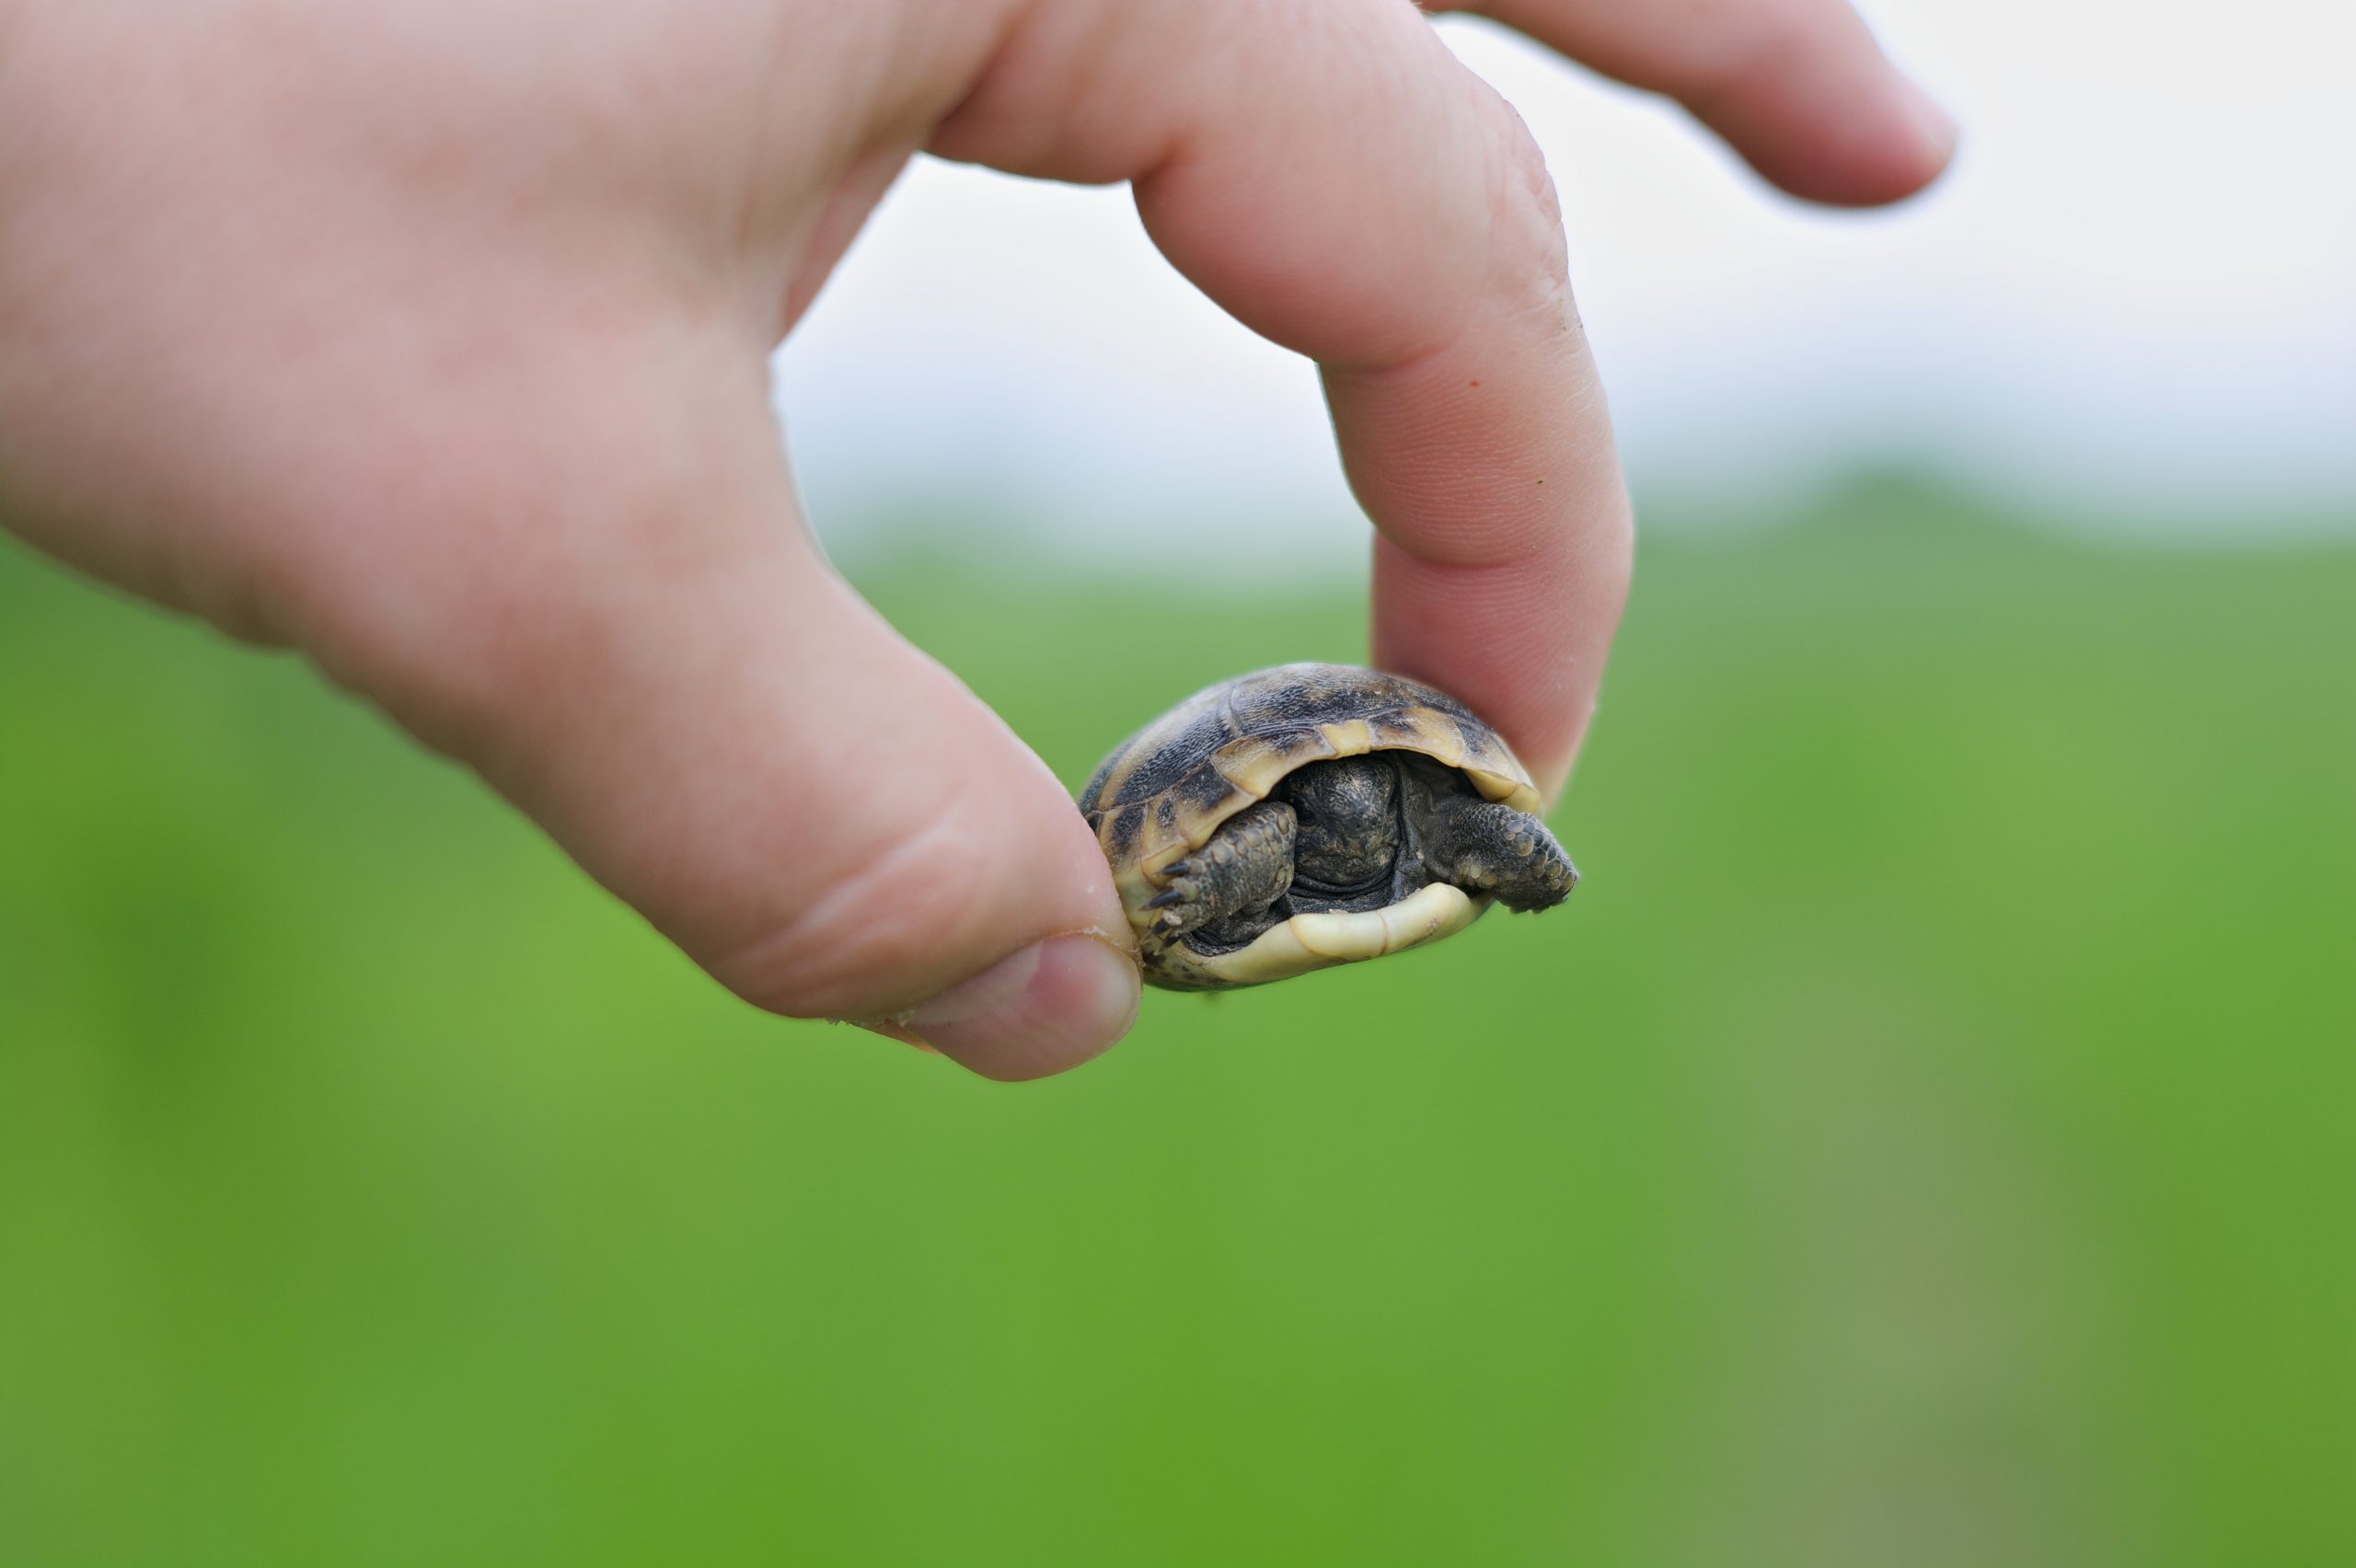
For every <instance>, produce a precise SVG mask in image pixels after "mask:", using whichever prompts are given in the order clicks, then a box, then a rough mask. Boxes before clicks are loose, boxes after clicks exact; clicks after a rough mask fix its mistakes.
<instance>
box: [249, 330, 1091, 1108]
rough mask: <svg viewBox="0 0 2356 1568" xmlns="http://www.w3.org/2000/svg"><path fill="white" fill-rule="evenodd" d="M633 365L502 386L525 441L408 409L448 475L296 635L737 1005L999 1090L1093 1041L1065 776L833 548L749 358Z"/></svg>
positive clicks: (1077, 840)
mask: <svg viewBox="0 0 2356 1568" xmlns="http://www.w3.org/2000/svg"><path fill="white" fill-rule="evenodd" d="M644 357H645V358H646V359H648V360H651V361H653V363H636V364H629V365H621V366H615V365H607V366H605V367H602V370H601V372H599V373H596V374H585V375H584V374H577V373H576V374H572V375H565V376H563V377H562V378H561V380H562V381H563V383H564V384H565V386H567V387H569V388H571V389H572V390H570V391H569V392H565V393H561V394H560V393H559V392H558V391H557V390H556V389H554V388H549V387H540V388H538V389H537V391H536V392H535V393H534V395H533V396H531V397H528V398H512V399H510V398H502V399H501V401H502V404H503V406H504V407H505V408H506V409H540V410H544V411H542V412H536V413H534V414H531V415H529V416H527V417H528V419H529V421H530V424H531V426H532V427H533V428H532V432H531V436H532V437H533V438H527V439H522V440H519V439H518V432H517V430H516V428H515V424H514V419H513V417H512V416H510V417H506V418H502V420H501V421H496V422H495V428H496V431H497V434H496V435H495V436H488V435H485V434H484V433H482V432H483V430H484V429H485V426H486V425H487V424H490V423H491V422H492V421H471V420H468V419H465V418H463V417H462V416H457V415H452V414H441V415H433V414H426V415H422V416H420V417H427V418H436V419H441V420H445V421H449V428H447V429H442V430H437V431H434V432H417V434H416V436H415V438H414V440H413V442H412V443H411V444H409V446H410V450H415V449H417V446H416V444H415V443H416V442H417V441H422V442H425V443H428V444H431V446H432V448H433V450H436V451H437V452H439V453H441V454H442V455H443V460H442V461H441V462H440V463H439V464H438V465H437V467H438V468H439V470H440V472H441V473H442V474H443V475H444V476H445V477H444V478H442V479H441V480H440V481H439V483H438V485H437V486H436V488H438V489H440V490H443V491H444V492H445V493H442V494H438V495H431V496H422V495H419V494H418V493H416V491H417V486H416V484H415V483H414V482H411V483H410V484H409V485H406V486H404V487H403V490H405V491H406V494H405V497H404V502H403V504H402V505H401V507H400V511H401V513H402V515H400V516H398V517H392V518H386V519H378V520H376V521H375V523H374V524H373V525H366V526H363V527H362V528H360V529H359V530H358V533H359V535H360V536H362V537H364V538H375V539H393V540H398V546H397V548H390V549H387V548H375V547H372V548H366V549H364V551H363V554H364V557H365V568H364V570H361V571H349V570H347V571H339V572H335V573H330V574H329V576H330V577H331V578H332V580H333V581H334V582H338V583H340V584H341V587H340V588H339V589H338V590H337V591H335V592H332V593H329V594H319V593H318V592H316V591H312V592H310V593H308V594H306V593H304V592H303V591H301V590H300V589H297V590H296V591H295V592H294V593H293V594H291V595H290V596H291V597H292V598H294V599H295V601H296V602H298V603H301V604H302V605H304V611H303V614H302V617H301V620H302V624H298V625H293V626H290V627H288V628H286V629H287V631H288V634H289V635H290V636H291V637H292V639H293V640H295V641H297V642H299V643H301V644H303V645H304V646H305V647H306V648H308V649H309V650H311V651H313V653H314V654H315V656H317V657H318V659H319V660H320V662H321V663H323V664H324V665H325V666H326V667H328V668H329V672H330V673H331V674H334V675H336V676H337V677H338V678H339V679H340V680H341V681H343V682H344V683H345V684H348V685H350V686H353V687H355V688H356V689H358V690H359V691H361V692H362V693H364V695H367V696H369V697H371V698H374V699H375V700H376V701H378V702H380V703H382V704H383V705H384V706H385V707H387V709H390V710H391V711H392V712H393V713H394V714H395V715H396V716H397V717H398V718H399V719H400V720H401V721H403V722H404V723H406V724H407V725H408V726H409V727H410V729H412V730H413V731H414V732H417V733H418V734H420V735H421V736H422V737H424V738H425V739H427V740H428V741H429V742H430V743H431V744H435V745H437V746H439V747H441V748H443V749H445V750H446V751H448V752H450V753H452V754H454V755H456V756H457V757H459V758H460V759H462V760H463V761H465V762H467V763H468V764H470V765H471V766H473V767H475V768H477V769H478V770H479V771H480V772H481V773H482V775H483V776H484V777H485V778H488V779H489V780H491V783H492V784H494V785H495V786H496V787H497V788H498V789H499V790H501V791H502V792H503V793H504V794H506V795H507V796H508V797H509V798H510V799H511V800H513V801H514V802H515V803H516V804H518V805H519V806H521V807H522V808H523V809H524V810H525V812H527V813H530V815H531V816H532V817H533V818H534V819H535V820H537V822H538V823H539V824H540V825H541V826H543V827H544V828H546V829H547V830H548V832H549V834H551V835H552V836H554V837H555V838H556V840H557V841H558V842H559V843H560V845H562V846H563V847H564V848H565V849H566V850H567V851H568V852H569V853H571V854H572V856H573V857H574V858H575V859H578V860H579V861H580V863H581V864H582V865H583V867H585V868H586V869H587V870H589V871H590V872H591V873H592V874H594V875H595V877H596V878H597V879H598V880H599V881H600V882H603V883H604V884H605V885H606V887H608V888H610V889H611V890H612V891H613V892H615V893H616V894H618V895H620V896H621V897H622V898H624V899H626V900H627V901H629V903H630V904H631V905H634V906H635V907H636V908H637V909H638V910H639V911H640V912H641V913H642V914H643V915H644V916H645V917H647V918H648V919H649V920H650V921H652V922H653V924H654V925H655V927H656V928H659V929H660V930H661V931H662V932H663V933H664V935H665V936H667V937H669V938H670V939H671V940H673V941H675V942H676V943H677V944H678V945H679V946H680V947H681V948H682V949H684V950H685V951H687V953H688V954H689V955H690V956H691V957H693V958H694V959H695V960H696V961H697V962H698V963H700V964H702V965H703V966H704V967H705V968H706V969H707V970H709V971H710V973H711V974H713V975H714V976H716V977H717V978H718V979H719V980H721V981H722V983H723V984H725V985H726V986H729V987H730V988H731V989H732V990H733V991H735V992H736V993H737V994H738V995H740V996H742V997H745V999H746V1000H748V1001H751V1002H753V1003H755V1004H756V1005H757V1006H760V1007H763V1008H766V1009H771V1010H773V1011H776V1012H780V1013H784V1014H788V1015H791V1016H795V1017H819V1018H832V1019H845V1020H858V1021H862V1022H865V1023H868V1024H869V1025H870V1026H871V1027H877V1028H879V1029H881V1030H882V1031H883V1032H887V1033H891V1034H894V1035H895V1036H896V1037H899V1038H903V1039H909V1040H913V1041H917V1042H921V1043H928V1044H930V1045H931V1046H933V1047H934V1048H936V1049H938V1050H939V1051H941V1052H942V1053H943V1054H945V1055H950V1056H952V1057H953V1058H955V1059H956V1060H958V1061H959V1062H961V1063H963V1064H964V1066H968V1067H971V1068H973V1069H974V1070H975V1071H976V1072H979V1073H983V1074H986V1075H987V1076H990V1077H993V1078H1034V1077H1039V1076H1042V1075H1045V1074H1047V1073H1053V1072H1057V1071H1060V1070H1062V1069H1064V1068H1066V1067H1069V1066H1075V1065H1077V1064H1079V1063H1080V1062H1082V1061H1085V1060H1087V1059H1088V1058H1089V1057H1091V1056H1093V1055H1096V1054H1097V1053H1098V1052H1100V1051H1102V1050H1103V1049H1104V1048H1105V1047H1106V1046H1108V1045H1110V1044H1111V1043H1113V1042H1114V1040H1116V1039H1118V1038H1119V1037H1120V1036H1121V1035H1122V1034H1123V1033H1125V1032H1126V1031H1127V1029H1128V1027H1129V1025H1130V1023H1131V1021H1132V1020H1133V1019H1134V1017H1135V1015H1136V1010H1137V1006H1138V970H1137V966H1136V963H1135V961H1134V959H1133V958H1132V957H1131V956H1130V949H1129V943H1130V937H1129V932H1128V927H1127V924H1126V920H1125V919H1124V917H1123V915H1122V911H1121V905H1120V902H1119V899H1118V897H1117V895H1116V894H1115V893H1114V888H1113V883H1112V878H1111V873H1110V871H1109V870H1108V868H1107V867H1106V865H1105V863H1104V859H1103V853H1102V851H1101V850H1100V849H1099V848H1098V847H1097V844H1096V841H1095V839H1094V837H1093V836H1092V835H1091V834H1090V833H1089V831H1088V829H1087V826H1086V824H1084V823H1083V822H1082V820H1081V818H1080V813H1079V812H1078V811H1077V810H1076V809H1075V807H1074V805H1073V803H1072V801H1071V799H1070V797H1069V796H1068V794H1066V793H1065V791H1064V790H1063V788H1062V787H1061V785H1060V784H1058V783H1057V779H1056V778H1055V777H1054V775H1053V774H1052V773H1051V772H1050V771H1049V770H1048V769H1047V767H1045V764H1044V763H1042V762H1041V761H1040V760H1039V758H1038V757H1037V756H1036V755H1034V753H1032V752H1031V750H1030V749H1029V748H1028V747H1026V746H1025V745H1023V744H1022V742H1021V741H1020V740H1019V739H1018V738H1017V737H1016V736H1015V735H1014V734H1013V732H1011V731H1010V730H1009V729H1008V728H1007V726H1006V725H1005V724H1004V723H1003V722H1002V721H1000V720H999V718H998V716H997V715H996V714H994V713H993V712H991V711H990V710H989V709H987V707H986V706H984V705H983V704H982V703H981V702H979V701H978V700H977V699H976V698H975V697H974V696H973V695H972V694H971V693H970V692H969V691H967V690H966V689H965V688H964V686H962V685H961V684H960V683H959V682H958V681H957V680H956V679H955V678H954V677H953V676H952V675H951V674H949V673H948V672H947V671H945V670H943V669H942V668H941V666H940V665H939V664H937V663H934V662H932V661H931V660H930V659H929V658H927V657H926V656H925V655H924V654H922V653H921V652H919V651H917V650H916V649H915V648H913V647H911V646H910V645H909V644H908V643H907V642H906V641H905V640H902V639H901V638H900V637H898V636H897V635H896V634H895V632H894V631H893V630H892V629H891V628H889V627H888V626H887V625H886V624H885V623H884V622H883V619H882V618H881V617H879V616H877V615H876V614H875V613H874V612H873V611H872V609H871V608H870V607H869V606H868V605H866V604H865V603H864V602H863V601H861V600H860V598H859V597H858V596H857V595H856V594H854V593H852V592H851V590H850V589H849V587H848V586H847V585H845V584H844V583H843V582H842V581H841V580H840V579H839V578H837V576H836V575H835V574H834V573H833V572H832V571H831V570H830V569H829V568H828V567H827V566H826V563H825V561H824V559H823V558H822V557H821V556H820V555H819V553H818V551H817V549H816V548H815V546H814V544H813V543H812V541H811V540H810V537H809V536H808V534H807V532H806V530H805V529H804V528H803V525H802V524H801V520H800V518H799V515H798V513H797V510H796V507H795V504H794V500H793V494H792V488H791V481H790V478H789V476H788V473H787V470H786V467H785V461H784V456H783V452H782V445H781V443H780V441H779V439H778V432H777V431H776V428H775V425H774V423H773V422H772V420H771V417H770V415H769V412H768V399H767V396H766V382H765V379H764V377H763V374H762V367H761V365H760V364H759V363H758V362H757V361H755V362H754V363H750V364H746V363H742V361H743V351H742V348H741V345H738V344H733V343H732V344H729V345H727V346H726V347H725V348H719V349H715V350H713V351H712V352H709V353H707V352H702V351H700V350H698V349H696V348H694V347H692V346H690V347H687V348H686V349H685V350H682V349H680V348H678V347H677V346H675V345H666V346H663V347H660V348H658V349H656V350H655V351H654V352H651V353H649V354H648V355H646V356H644ZM419 401H420V400H416V399H411V400H409V401H407V402H405V403H402V404H398V405H395V407H398V408H400V409H417V408H418V407H419ZM428 406H429V407H430V406H431V405H430V404H429V405H428ZM448 406H449V405H448V402H447V400H446V399H445V402H444V404H443V407H444V408H445V409H446V408H447V407H448ZM346 493H347V494H350V493H352V492H351V491H347V492H346ZM359 493H367V491H366V490H361V491H359ZM429 518H430V519H432V520H433V521H432V522H430V523H429V522H427V519H429Z"/></svg>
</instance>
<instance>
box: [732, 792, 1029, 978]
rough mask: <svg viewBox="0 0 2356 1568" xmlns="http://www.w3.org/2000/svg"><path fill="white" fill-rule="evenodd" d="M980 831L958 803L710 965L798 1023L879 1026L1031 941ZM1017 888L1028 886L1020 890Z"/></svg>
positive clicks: (863, 857) (856, 862)
mask: <svg viewBox="0 0 2356 1568" xmlns="http://www.w3.org/2000/svg"><path fill="white" fill-rule="evenodd" d="M987 842H988V840H987V836H986V835H985V831H984V826H983V824H977V823H976V822H975V821H973V820H972V819H971V816H970V814H969V810H968V808H967V807H965V806H964V803H963V802H960V801H951V802H949V803H948V805H947V807H946V808H945V809H944V810H943V811H941V813H939V814H937V815H935V816H933V817H932V818H930V820H927V821H924V822H922V823H919V824H915V825H913V826H911V827H910V828H908V829H907V830H905V831H901V832H899V833H896V834H895V835H892V836H889V837H888V838H887V839H885V840H884V841H883V842H881V843H879V844H877V845H876V846H874V847H872V849H870V850H868V851H866V852H864V853H861V854H859V855H857V856H855V857H853V858H852V859H850V860H849V863H848V864H847V865H846V867H845V868H844V869H843V870H841V871H839V872H838V873H837V874H835V875H834V876H832V877H830V878H827V879H825V880H823V881H821V882H818V883H817V884H815V885H814V888H813V889H812V890H811V892H810V894H809V895H808V896H806V897H804V898H803V900H802V901H801V904H800V906H799V907H798V908H797V909H795V910H793V911H792V912H791V913H790V914H789V915H787V916H786V917H784V918H783V919H782V920H781V921H779V922H777V923H776V924H774V926H773V927H772V928H770V929H769V930H768V931H767V932H766V933H765V934H764V935H762V936H761V937H760V938H758V939H757V940H755V941H753V942H751V943H749V944H746V945H745V946H742V947H740V948H738V949H736V950H735V951H732V952H730V953H728V954H727V955H725V956H723V957H722V958H719V959H716V960H713V961H710V962H709V963H706V965H705V967H706V968H707V969H709V970H710V972H711V974H712V975H713V977H714V978H715V979H717V980H719V981H720V982H721V983H722V985H724V986H727V987H728V988H729V989H730V990H732V991H733V992H735V993H736V994H737V995H738V996H740V997H743V998H745V1000H746V1001H748V1002H751V1003H752V1004H753V1005H754V1006H756V1007H758V1008H761V1009H766V1010H768V1011H769V1012H774V1013H781V1014H783V1015H785V1016H787V1017H789V1018H836V1019H857V1018H875V1017H880V1016H883V1015H886V1014H889V1013H891V1012H894V1011H897V1010H901V1009H907V1008H909V1007H913V1006H915V1005H916V1004H917V1003H918V1002H921V1001H923V1000H924V999H925V998H926V997H930V996H933V995H937V994H938V993H939V992H941V991H942V990H945V989H947V988H948V987H949V986H953V985H954V984H956V983H957V982H958V981H960V980H962V979H964V978H966V977H967V976H969V975H971V974H977V973H979V972H980V971H981V970H982V969H983V968H985V967H987V965H988V964H989V963H993V962H995V961H996V960H997V959H999V958H1003V957H1005V956H1006V955H1007V954H1008V953H1010V952H1012V951H1014V950H1015V949H1016V948H1017V947H1020V946H1022V943H1023V942H1024V940H1027V933H1025V932H1024V931H1023V930H1022V928H1020V927H1019V926H1016V925H1012V924H1010V923H1009V922H1008V921H1007V920H1005V919H1004V918H1002V917H1001V915H1002V911H1001V901H1000V899H999V897H998V896H997V894H998V892H999V890H1002V889H1003V888H1005V887H1006V886H1008V885H1010V879H1009V878H1008V877H1006V876H1004V875H1001V874H1000V868H999V867H998V866H996V865H995V864H994V857H992V856H991V855H989V854H988V853H987V848H986V845H987ZM1015 885H1019V883H1016V884H1015Z"/></svg>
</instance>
